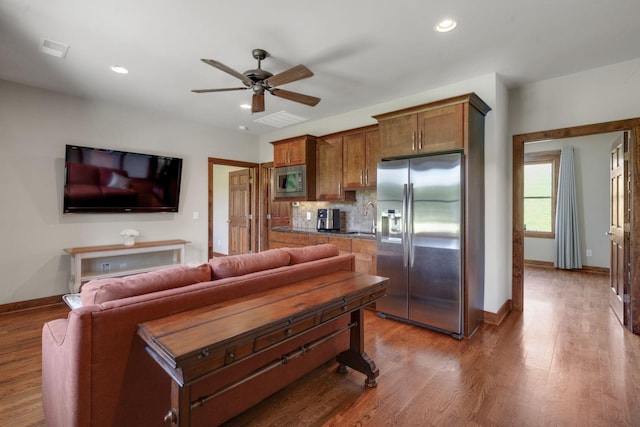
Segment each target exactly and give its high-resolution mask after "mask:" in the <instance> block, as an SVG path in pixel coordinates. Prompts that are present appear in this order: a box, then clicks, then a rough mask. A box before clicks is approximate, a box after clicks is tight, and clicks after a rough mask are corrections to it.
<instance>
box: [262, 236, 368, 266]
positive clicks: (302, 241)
mask: <svg viewBox="0 0 640 427" xmlns="http://www.w3.org/2000/svg"><path fill="white" fill-rule="evenodd" d="M323 243H331V244H332V245H336V246H337V247H338V250H339V251H340V254H349V253H352V254H353V255H354V256H355V270H356V271H358V272H361V273H368V274H376V241H375V240H372V239H352V238H349V237H346V236H344V235H343V236H340V235H338V236H336V235H334V234H318V233H305V232H302V231H301V232H296V231H276V230H270V231H269V249H275V248H287V247H288V248H291V247H301V246H309V245H321V244H323Z"/></svg>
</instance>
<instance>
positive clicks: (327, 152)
mask: <svg viewBox="0 0 640 427" xmlns="http://www.w3.org/2000/svg"><path fill="white" fill-rule="evenodd" d="M316 162H317V163H316V164H317V168H316V198H317V199H318V200H342V199H343V198H344V196H343V193H344V190H343V188H342V137H336V138H329V139H324V140H322V141H319V142H318V145H317V146H316Z"/></svg>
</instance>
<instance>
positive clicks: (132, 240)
mask: <svg viewBox="0 0 640 427" xmlns="http://www.w3.org/2000/svg"><path fill="white" fill-rule="evenodd" d="M122 240H123V244H124V245H125V246H133V245H135V244H136V236H122Z"/></svg>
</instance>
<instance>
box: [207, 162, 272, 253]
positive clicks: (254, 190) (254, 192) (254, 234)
mask: <svg viewBox="0 0 640 427" xmlns="http://www.w3.org/2000/svg"><path fill="white" fill-rule="evenodd" d="M207 162H208V166H207V169H208V174H207V175H208V179H209V182H208V184H207V186H208V199H209V200H208V202H207V206H208V211H209V213H208V222H209V223H208V227H207V229H208V233H209V235H208V237H207V241H208V259H211V258H213V168H214V166H215V165H224V166H237V167H241V168H248V169H251V170H252V172H251V173H252V176H253V180H254V182H253V184H252V185H251V196H250V199H251V208H250V210H251V214H252V218H251V220H250V227H251V229H250V234H251V237H250V238H249V239H250V242H251V243H250V244H251V252H258V250H259V249H258V248H259V244H258V241H259V240H258V239H259V234H260V233H259V228H258V227H257V224H258V217H259V216H260V215H259V205H258V197H259V194H260V167H259V166H260V165H259V164H257V163H250V162H243V161H240V160H229V159H219V158H216V157H209V158H208V159H207Z"/></svg>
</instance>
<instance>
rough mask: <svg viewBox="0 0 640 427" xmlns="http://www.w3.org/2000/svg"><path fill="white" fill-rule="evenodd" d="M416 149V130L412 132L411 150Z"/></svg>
mask: <svg viewBox="0 0 640 427" xmlns="http://www.w3.org/2000/svg"><path fill="white" fill-rule="evenodd" d="M415 150H416V131H415V130H414V131H413V132H412V133H411V151H415Z"/></svg>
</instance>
